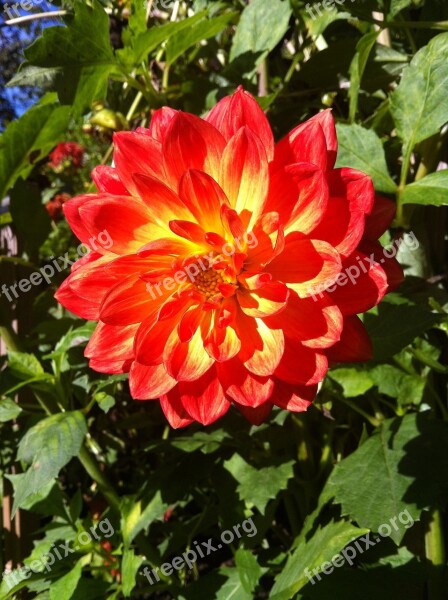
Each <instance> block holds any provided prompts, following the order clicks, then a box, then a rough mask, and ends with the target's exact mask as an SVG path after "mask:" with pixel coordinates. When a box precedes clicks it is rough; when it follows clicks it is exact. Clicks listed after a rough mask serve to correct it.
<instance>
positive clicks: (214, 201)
mask: <svg viewBox="0 0 448 600" xmlns="http://www.w3.org/2000/svg"><path fill="white" fill-rule="evenodd" d="M179 196H180V197H181V199H182V201H183V203H184V204H185V206H187V207H188V209H189V211H190V213H191V214H192V215H193V216H194V218H195V220H196V221H197V222H198V223H199V225H200V226H201V227H202V228H203V229H205V231H210V232H215V233H216V232H221V233H223V232H222V226H221V220H220V214H221V213H220V211H221V206H222V205H228V204H229V201H228V199H227V197H226V195H225V194H224V192H223V190H222V189H221V188H220V186H219V185H218V184H217V183H216V181H215V180H214V179H213V178H212V177H210V175H207V173H204V172H202V171H196V170H194V169H191V170H190V171H187V172H186V173H185V174H184V176H183V177H182V179H181V182H180V186H179ZM224 243H225V242H224Z"/></svg>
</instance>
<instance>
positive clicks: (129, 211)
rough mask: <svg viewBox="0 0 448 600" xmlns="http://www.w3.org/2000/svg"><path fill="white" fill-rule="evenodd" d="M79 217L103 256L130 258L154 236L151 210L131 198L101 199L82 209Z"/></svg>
mask: <svg viewBox="0 0 448 600" xmlns="http://www.w3.org/2000/svg"><path fill="white" fill-rule="evenodd" d="M79 215H80V217H81V220H82V222H83V225H84V226H85V228H86V230H87V231H88V233H89V234H90V236H91V237H92V239H93V240H94V241H95V244H96V246H97V248H95V249H97V250H98V252H101V253H104V250H106V251H108V252H114V253H115V254H130V253H132V252H135V251H137V250H138V249H139V248H141V246H143V245H144V244H145V243H147V241H148V238H150V237H151V235H152V230H151V224H150V214H149V212H148V209H147V208H146V207H145V205H144V204H143V203H142V202H140V201H138V200H135V199H134V198H131V197H130V196H108V195H106V194H104V195H102V196H98V197H97V198H96V199H95V201H94V202H88V203H85V204H83V205H81V206H80V208H79Z"/></svg>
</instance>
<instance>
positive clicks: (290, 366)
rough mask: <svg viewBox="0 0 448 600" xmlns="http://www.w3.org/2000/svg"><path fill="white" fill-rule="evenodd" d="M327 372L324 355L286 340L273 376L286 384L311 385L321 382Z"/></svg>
mask: <svg viewBox="0 0 448 600" xmlns="http://www.w3.org/2000/svg"><path fill="white" fill-rule="evenodd" d="M327 370H328V361H327V358H326V356H325V355H324V354H322V353H320V352H316V351H315V350H312V349H311V348H307V347H306V346H304V345H303V344H301V343H300V342H297V341H295V340H292V339H291V338H286V340H285V351H284V353H283V356H282V360H281V362H280V364H279V365H278V367H277V369H276V371H275V376H276V377H278V379H281V380H282V381H286V382H288V383H293V384H304V385H312V384H315V383H319V382H320V381H322V379H323V378H324V377H325V374H326V372H327Z"/></svg>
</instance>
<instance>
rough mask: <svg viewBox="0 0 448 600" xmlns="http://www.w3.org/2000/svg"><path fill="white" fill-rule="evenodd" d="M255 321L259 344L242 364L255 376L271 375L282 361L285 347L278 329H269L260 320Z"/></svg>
mask: <svg viewBox="0 0 448 600" xmlns="http://www.w3.org/2000/svg"><path fill="white" fill-rule="evenodd" d="M255 321H256V323H257V333H258V336H259V342H260V343H259V344H258V346H257V347H256V348H255V351H254V353H253V355H252V356H251V357H250V358H249V359H247V360H245V361H244V364H245V366H246V368H247V369H249V371H251V372H252V373H255V375H261V376H262V377H263V376H266V375H272V374H273V373H274V371H275V370H276V368H277V367H278V365H279V363H280V361H281V360H282V355H283V350H284V347H285V339H284V336H283V332H282V331H280V330H279V329H269V327H267V325H265V323H264V322H263V321H262V320H261V319H255Z"/></svg>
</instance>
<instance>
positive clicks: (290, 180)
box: [265, 164, 329, 233]
mask: <svg viewBox="0 0 448 600" xmlns="http://www.w3.org/2000/svg"><path fill="white" fill-rule="evenodd" d="M328 195H329V194H328V185H327V182H326V178H325V176H324V173H323V171H321V169H319V168H318V167H316V166H315V165H307V164H298V165H290V166H288V167H285V168H284V169H280V170H277V171H275V172H274V173H273V174H272V175H271V178H270V183H269V193H268V199H267V202H266V207H265V211H266V212H269V211H277V212H278V213H279V215H280V217H281V220H282V222H283V224H284V227H285V230H286V232H289V231H301V232H302V233H309V232H310V231H313V229H315V228H316V226H317V225H318V224H319V222H320V221H321V220H322V219H323V218H324V215H325V210H326V207H327V204H328Z"/></svg>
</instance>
